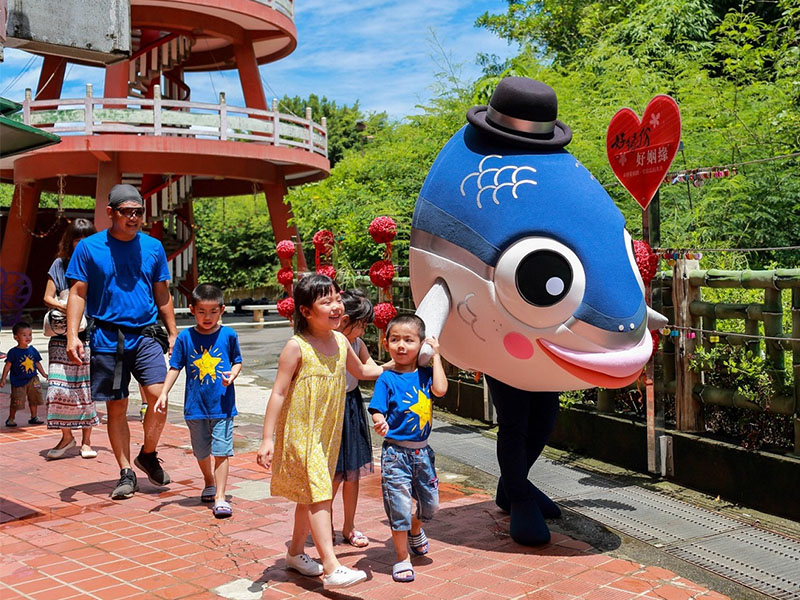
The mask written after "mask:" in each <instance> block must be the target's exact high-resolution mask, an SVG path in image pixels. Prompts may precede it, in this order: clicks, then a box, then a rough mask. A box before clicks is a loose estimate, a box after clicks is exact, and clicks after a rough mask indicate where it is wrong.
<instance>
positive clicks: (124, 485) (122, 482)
mask: <svg viewBox="0 0 800 600" xmlns="http://www.w3.org/2000/svg"><path fill="white" fill-rule="evenodd" d="M119 475H120V477H119V481H118V482H117V487H115V488H114V491H113V492H111V499H112V500H123V499H125V498H130V497H131V496H133V493H134V492H138V491H139V484H138V483H136V473H134V472H133V469H122V470H121V471H120V472H119Z"/></svg>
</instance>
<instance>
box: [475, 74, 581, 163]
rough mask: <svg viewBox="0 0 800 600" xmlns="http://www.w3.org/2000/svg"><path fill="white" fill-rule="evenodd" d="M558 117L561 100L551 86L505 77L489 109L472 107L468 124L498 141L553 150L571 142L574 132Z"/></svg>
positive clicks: (526, 79) (490, 101)
mask: <svg viewBox="0 0 800 600" xmlns="http://www.w3.org/2000/svg"><path fill="white" fill-rule="evenodd" d="M557 115H558V99H557V98H556V93H555V91H554V90H553V88H551V87H550V86H549V85H547V84H546V83H542V82H541V81H536V80H534V79H528V78H527V77H505V78H504V79H502V80H500V83H498V84H497V88H496V89H495V90H494V93H493V94H492V97H491V98H490V99H489V106H473V107H472V108H470V109H469V110H468V111H467V121H469V122H470V124H471V125H473V126H475V127H477V128H478V129H479V130H481V132H483V133H486V134H489V135H490V136H492V137H494V138H497V139H498V140H499V141H505V142H510V143H512V144H514V145H517V146H524V147H527V148H536V149H540V150H552V149H555V148H563V147H564V146H566V145H567V144H569V143H570V141H571V140H572V130H571V129H570V128H569V126H568V125H567V124H566V123H563V122H562V121H559V120H558V119H557V118H556V117H557Z"/></svg>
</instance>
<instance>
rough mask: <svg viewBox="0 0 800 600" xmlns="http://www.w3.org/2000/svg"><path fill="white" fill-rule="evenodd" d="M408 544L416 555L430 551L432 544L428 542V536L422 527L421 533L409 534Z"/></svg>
mask: <svg viewBox="0 0 800 600" xmlns="http://www.w3.org/2000/svg"><path fill="white" fill-rule="evenodd" d="M408 546H409V548H411V552H413V553H414V554H415V555H416V556H423V555H425V554H427V553H428V550H429V549H430V544H429V543H428V536H427V535H425V530H424V529H420V530H419V534H417V535H411V534H410V533H409V534H408Z"/></svg>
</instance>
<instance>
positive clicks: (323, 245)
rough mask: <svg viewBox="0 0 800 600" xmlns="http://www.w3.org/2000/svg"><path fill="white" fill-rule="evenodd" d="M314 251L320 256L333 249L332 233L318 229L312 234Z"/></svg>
mask: <svg viewBox="0 0 800 600" xmlns="http://www.w3.org/2000/svg"><path fill="white" fill-rule="evenodd" d="M313 241H314V249H315V250H316V251H317V252H319V253H320V254H327V253H328V252H330V251H331V249H332V248H333V242H334V237H333V233H331V232H330V231H328V230H327V229H320V230H319V231H318V232H317V233H315V234H314V238H313Z"/></svg>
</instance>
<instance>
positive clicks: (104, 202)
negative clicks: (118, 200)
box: [94, 153, 122, 231]
mask: <svg viewBox="0 0 800 600" xmlns="http://www.w3.org/2000/svg"><path fill="white" fill-rule="evenodd" d="M120 181H122V174H121V173H120V172H119V166H118V165H117V154H116V153H112V155H111V160H102V161H100V162H99V163H98V164H97V187H96V191H95V196H94V198H95V200H94V201H95V204H94V226H95V229H97V231H102V230H103V229H108V228H109V227H110V226H111V219H109V218H108V215H107V214H106V207H107V206H108V194H109V192H111V188H112V187H114V186H115V185H117V184H118V183H120Z"/></svg>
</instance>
